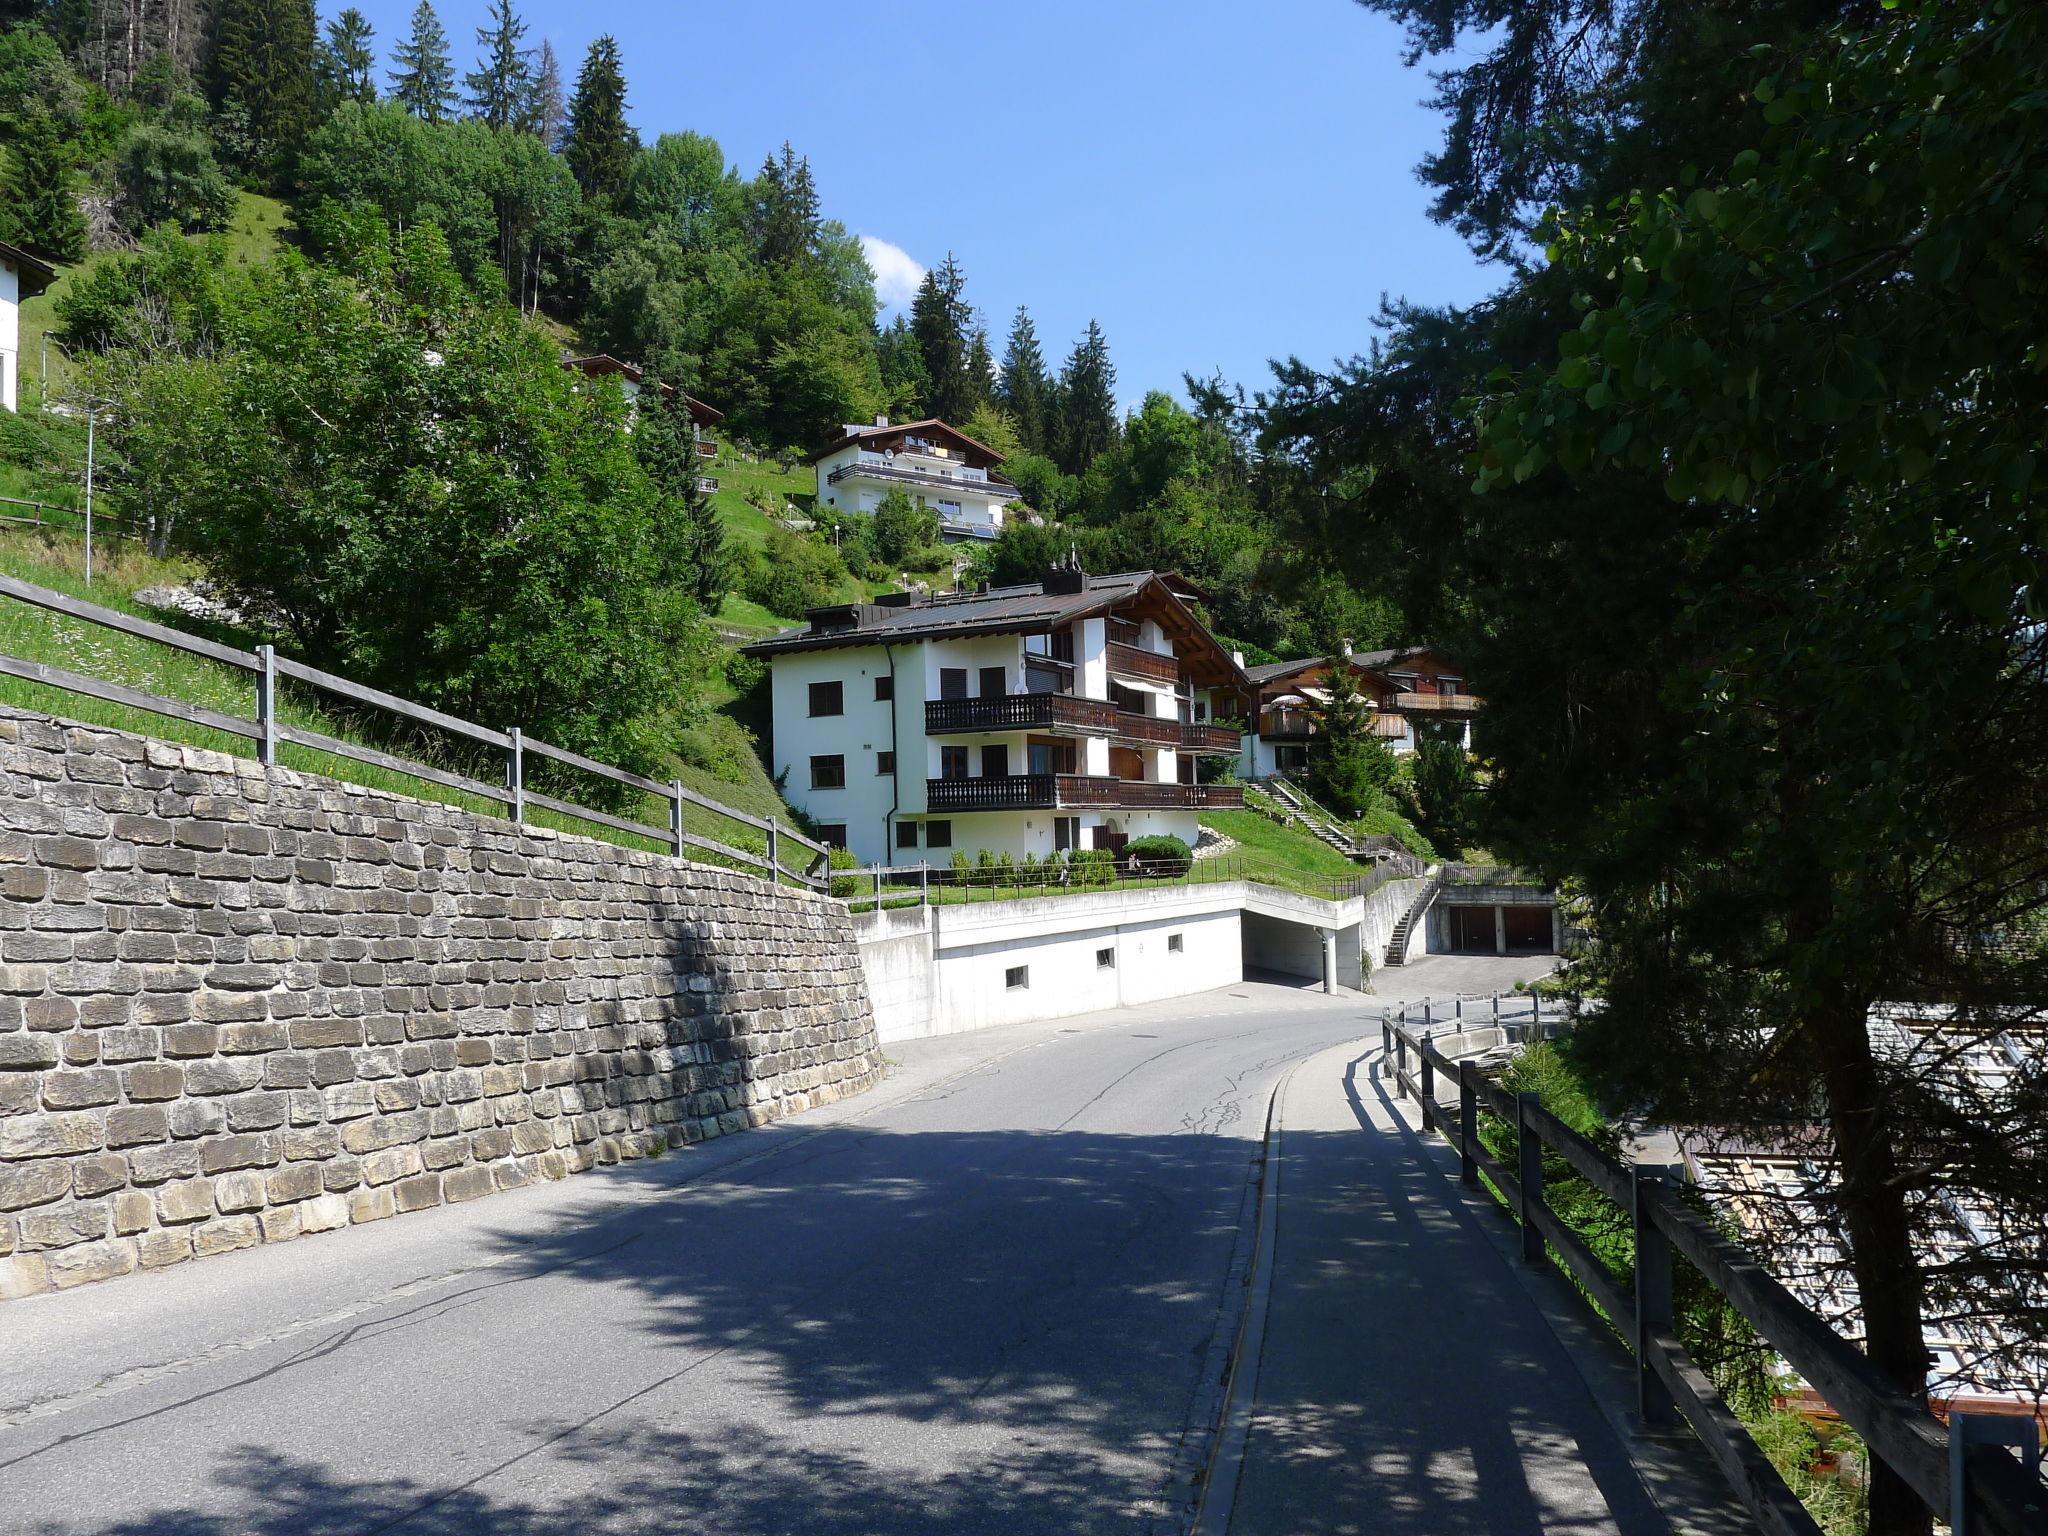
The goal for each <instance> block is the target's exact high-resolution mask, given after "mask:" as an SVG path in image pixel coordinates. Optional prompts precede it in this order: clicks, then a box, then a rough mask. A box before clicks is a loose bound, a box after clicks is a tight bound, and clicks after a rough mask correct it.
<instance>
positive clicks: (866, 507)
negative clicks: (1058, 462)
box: [811, 416, 1020, 539]
mask: <svg viewBox="0 0 2048 1536" xmlns="http://www.w3.org/2000/svg"><path fill="white" fill-rule="evenodd" d="M811 462H812V463H814V464H815V465H817V467H818V505H819V506H821V507H836V508H838V509H839V510H840V511H842V512H862V513H869V514H872V513H873V512H874V510H875V509H876V508H877V507H879V506H880V505H881V504H882V498H883V497H884V496H886V495H888V494H889V493H890V492H891V491H901V492H903V493H904V494H905V495H906V496H908V497H909V498H910V499H911V500H912V501H915V502H920V503H922V504H923V505H925V506H927V507H929V508H930V509H931V510H932V511H933V512H935V513H937V514H938V518H939V533H940V535H941V536H942V537H944V538H947V539H993V538H994V537H995V536H996V535H997V534H998V533H1000V532H1001V531H1002V527H1003V518H1004V515H1005V509H1006V508H1007V507H1008V506H1009V505H1010V503H1011V502H1013V501H1015V500H1016V499H1017V497H1018V495H1019V494H1020V493H1019V491H1018V490H1017V487H1015V486H1014V485H1012V484H1010V483H1009V481H1007V480H1005V479H1004V478H1003V477H1002V476H1001V475H999V474H997V473H996V472H995V471H996V468H997V466H998V465H1000V464H1001V463H1002V462H1003V457H1002V455H1001V454H999V453H997V452H996V451H995V450H994V449H992V448H988V447H984V446H983V445H982V444H980V443H977V442H976V441H975V440H974V439H973V438H971V437H969V436H968V435H967V434H966V433H965V432H961V431H957V430H955V429H954V428H952V427H949V426H947V425H946V424H945V423H944V422H943V421H937V420H927V421H912V422H905V423H902V424H900V425H897V426H891V425H890V423H889V418H888V417H886V416H877V417H876V418H875V424H874V425H873V426H871V427H863V426H857V425H856V426H847V427H842V428H841V429H840V433H839V436H837V437H835V438H833V439H832V440H831V441H830V442H828V443H826V444H825V446H824V447H822V448H820V449H818V450H817V451H816V452H815V453H813V454H812V455H811Z"/></svg>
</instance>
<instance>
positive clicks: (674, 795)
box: [668, 779, 775, 885]
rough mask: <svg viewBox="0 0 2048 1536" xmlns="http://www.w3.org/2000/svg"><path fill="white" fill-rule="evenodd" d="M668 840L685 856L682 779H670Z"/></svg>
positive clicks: (771, 878) (772, 880)
mask: <svg viewBox="0 0 2048 1536" xmlns="http://www.w3.org/2000/svg"><path fill="white" fill-rule="evenodd" d="M770 836H771V838H772V836H773V834H770ZM668 842H669V846H670V847H671V848H673V849H675V851H676V857H677V858H679V859H680V858H681V857H682V856H683V781H682V780H681V779H670V780H669V781H668ZM769 846H770V847H771V848H772V847H774V843H773V842H772V841H771V842H770V843H769ZM768 881H769V883H770V884H771V885H772V884H774V882H775V876H774V875H773V874H770V875H769V877H768Z"/></svg>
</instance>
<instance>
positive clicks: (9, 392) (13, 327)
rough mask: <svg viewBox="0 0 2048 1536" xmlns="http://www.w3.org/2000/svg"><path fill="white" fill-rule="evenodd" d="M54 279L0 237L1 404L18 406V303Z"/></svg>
mask: <svg viewBox="0 0 2048 1536" xmlns="http://www.w3.org/2000/svg"><path fill="white" fill-rule="evenodd" d="M56 280H57V274H56V272H55V271H54V270H53V269H52V268H50V267H49V266H47V265H45V264H44V263H42V262H40V261H38V260H36V258H35V257H33V256H31V255H29V253H28V252H27V251H24V250H22V249H21V248H20V247H18V246H12V245H9V244H8V243H7V242H6V241H4V240H0V407H5V408H6V409H7V410H10V411H18V410H20V409H21V306H22V305H23V304H25V303H27V302H28V301H29V300H30V299H32V298H34V297H35V296H36V295H37V294H39V293H41V292H42V291H43V290H44V289H45V288H47V287H49V286H50V284H52V283H54V282H55V281H56Z"/></svg>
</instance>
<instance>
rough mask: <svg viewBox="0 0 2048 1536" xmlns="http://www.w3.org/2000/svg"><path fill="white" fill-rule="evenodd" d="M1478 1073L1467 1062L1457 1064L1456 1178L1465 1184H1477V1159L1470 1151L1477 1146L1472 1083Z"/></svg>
mask: <svg viewBox="0 0 2048 1536" xmlns="http://www.w3.org/2000/svg"><path fill="white" fill-rule="evenodd" d="M1478 1071H1479V1068H1478V1066H1477V1065H1476V1064H1475V1063H1473V1062H1471V1061H1469V1060H1467V1061H1461V1062H1459V1063H1458V1177H1459V1178H1460V1179H1461V1180H1463V1181H1464V1182H1465V1183H1467V1184H1477V1183H1478V1182H1479V1159H1478V1158H1477V1157H1476V1156H1475V1155H1474V1154H1473V1150H1472V1149H1473V1148H1474V1147H1476V1146H1477V1145H1478V1144H1479V1089H1478V1087H1477V1085H1476V1084H1474V1082H1473V1081H1472V1079H1473V1078H1474V1077H1475V1076H1476V1075H1477V1073H1478Z"/></svg>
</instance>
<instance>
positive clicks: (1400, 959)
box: [1386, 872, 1444, 965]
mask: <svg viewBox="0 0 2048 1536" xmlns="http://www.w3.org/2000/svg"><path fill="white" fill-rule="evenodd" d="M1443 888H1444V877H1443V875H1442V873H1441V872H1438V873H1435V874H1432V875H1431V876H1430V877H1429V883H1428V884H1427V885H1425V886H1424V887H1423V888H1422V889H1421V890H1420V891H1419V892H1417V893H1416V897H1415V900H1414V901H1412V902H1410V903H1409V904H1408V910H1407V911H1406V912H1403V913H1402V914H1401V916H1400V917H1399V919H1397V920H1396V921H1395V923H1394V931H1393V933H1392V934H1391V935H1389V936H1388V938H1387V954H1386V963H1387V964H1388V965H1406V964H1407V963H1408V938H1409V935H1411V934H1412V933H1414V932H1415V925H1416V924H1417V923H1419V922H1421V921H1422V920H1423V917H1424V915H1425V914H1426V913H1428V911H1429V906H1430V903H1431V902H1433V901H1435V900H1436V898H1437V893H1438V892H1439V891H1441V890H1442V889H1443Z"/></svg>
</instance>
